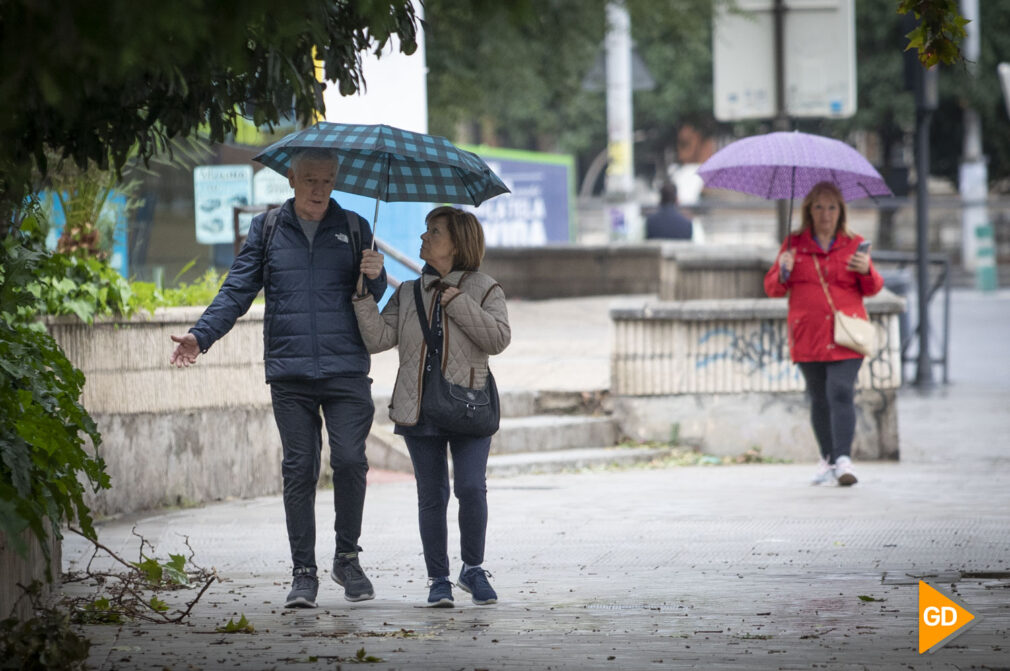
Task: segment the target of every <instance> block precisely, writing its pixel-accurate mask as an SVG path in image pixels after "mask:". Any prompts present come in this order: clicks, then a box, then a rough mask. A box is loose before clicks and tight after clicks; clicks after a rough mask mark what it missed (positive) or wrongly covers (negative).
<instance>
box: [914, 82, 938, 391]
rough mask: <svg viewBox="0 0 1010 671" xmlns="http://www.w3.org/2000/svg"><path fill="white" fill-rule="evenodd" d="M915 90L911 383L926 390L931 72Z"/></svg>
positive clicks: (929, 379) (929, 370) (929, 380)
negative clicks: (915, 284) (915, 342)
mask: <svg viewBox="0 0 1010 671" xmlns="http://www.w3.org/2000/svg"><path fill="white" fill-rule="evenodd" d="M918 76H919V77H921V80H920V82H921V86H920V87H919V89H918V92H919V95H918V96H917V98H918V100H917V103H918V104H917V105H916V107H917V108H918V109H917V110H916V128H915V133H916V142H915V175H916V177H915V181H916V185H915V223H916V255H917V259H916V260H917V265H918V280H919V288H918V294H919V360H918V368H917V370H916V375H915V385H916V386H917V387H919V388H920V389H929V388H931V387H933V386H934V385H935V382H934V380H933V362H932V360H931V357H930V353H929V189H928V182H929V125H930V122H931V121H932V119H933V109H934V105H932V104H931V96H930V87H931V85H935V79H934V80H933V81H930V78H931V77H932V78H935V77H936V72H935V71H929V70H925V69H922V70H921V71H920V72H919V73H918Z"/></svg>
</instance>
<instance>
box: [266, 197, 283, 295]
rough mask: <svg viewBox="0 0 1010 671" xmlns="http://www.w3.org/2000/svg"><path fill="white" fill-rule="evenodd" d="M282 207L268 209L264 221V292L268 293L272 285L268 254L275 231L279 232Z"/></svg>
mask: <svg viewBox="0 0 1010 671" xmlns="http://www.w3.org/2000/svg"><path fill="white" fill-rule="evenodd" d="M280 213H281V208H279V207H275V208H272V209H269V210H267V216H266V220H265V221H264V222H263V247H262V249H263V261H262V263H263V292H264V293H266V291H267V287H268V286H270V264H269V263H268V262H267V261H268V259H267V256H268V254H269V252H270V243H271V242H273V239H274V233H276V232H277V217H279V216H280Z"/></svg>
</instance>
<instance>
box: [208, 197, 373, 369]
mask: <svg viewBox="0 0 1010 671" xmlns="http://www.w3.org/2000/svg"><path fill="white" fill-rule="evenodd" d="M293 203H294V201H293V199H292V200H288V201H287V202H286V203H284V205H283V206H282V207H281V210H280V213H279V215H278V217H277V223H276V230H275V232H274V234H273V236H272V239H271V241H270V249H269V251H268V252H266V254H264V249H263V245H264V241H263V235H264V230H263V228H264V222H265V221H266V214H265V213H264V214H260V215H258V216H257V217H255V218H254V219H253V221H252V224H251V226H250V227H249V235H248V237H247V238H246V242H245V244H244V245H243V246H242V249H241V251H240V252H239V254H238V256H236V257H235V262H234V263H233V264H232V266H231V270H229V271H228V278H227V279H226V280H225V282H224V285H223V286H222V287H221V290H220V291H219V292H218V294H217V296H216V297H215V298H214V301H213V302H212V303H211V304H210V306H209V307H208V308H207V309H206V310H205V311H204V313H203V315H202V316H201V317H200V320H199V321H198V322H197V323H196V325H195V326H194V327H193V328H191V329H190V332H191V333H192V334H193V335H194V336H196V340H197V342H198V343H199V345H200V350H201V351H202V352H206V351H207V350H208V349H210V346H211V345H213V344H214V342H215V341H217V340H218V339H219V338H221V337H222V336H224V335H225V334H226V333H227V332H228V331H229V330H231V327H232V326H234V324H235V320H237V319H238V318H239V317H241V316H242V315H244V314H245V313H246V311H247V310H248V309H249V306H250V305H252V302H253V299H254V298H255V297H256V295H257V294H258V293H259V291H260V289H261V288H263V276H264V273H263V269H264V263H267V264H269V268H270V270H269V273H267V275H268V282H269V286H267V287H266V310H265V314H264V318H263V355H264V359H265V363H266V380H267V382H273V381H275V380H290V379H310V380H313V379H321V378H328V377H336V376H346V375H366V374H367V373H368V369H369V363H370V362H369V357H368V352H367V351H366V350H365V345H364V343H362V341H361V336H360V335H359V333H358V324H357V321H356V319H355V316H354V309H353V308H352V307H351V295H352V293H353V292H354V286H355V283H356V282H357V279H358V274H359V270H358V268H355V267H353V266H354V261H355V255H354V254H353V253H352V248H351V237H350V234H349V231H348V224H347V215H346V214H345V213H344V211H343V210H342V209H341V208H340V206H339V205H337V203H336V202H335V201H334V200H332V199H331V200H330V206H329V208H328V209H327V210H326V214H325V215H324V216H323V220H322V222H320V224H319V228H318V230H317V231H316V235H315V238H314V239H313V243H312V250H311V251H309V241H308V239H307V238H306V237H305V234H304V233H303V232H302V227H301V225H300V224H299V223H298V219H297V217H296V216H295V213H294V207H293ZM360 228H361V249H365V248H367V247H368V246H370V245H371V243H372V233H371V229H370V228H369V226H368V223H367V222H366V221H365V220H364V219H361V226H360ZM365 286H366V287H367V289H368V291H369V292H370V293H371V294H372V296H373V297H374V298H375V300H376V301H378V300H379V299H380V298H381V297H382V294H383V293H384V292H385V290H386V274H385V270H383V273H382V275H380V276H379V277H378V278H376V279H375V280H369V279H368V278H365Z"/></svg>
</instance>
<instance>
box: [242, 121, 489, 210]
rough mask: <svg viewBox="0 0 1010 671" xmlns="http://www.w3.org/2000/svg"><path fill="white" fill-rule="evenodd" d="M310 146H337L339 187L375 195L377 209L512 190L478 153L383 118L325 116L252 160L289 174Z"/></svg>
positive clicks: (473, 199) (475, 200) (475, 199)
mask: <svg viewBox="0 0 1010 671" xmlns="http://www.w3.org/2000/svg"><path fill="white" fill-rule="evenodd" d="M309 147H315V148H321V149H330V150H333V151H334V152H335V153H336V154H337V155H338V157H339V158H340V170H339V171H338V173H339V174H338V175H337V184H336V187H335V188H336V189H337V190H339V191H346V192H348V193H356V194H359V195H362V196H372V197H373V198H376V199H377V200H376V203H375V208H376V214H378V208H379V202H378V201H386V202H394V201H397V202H398V201H412V202H422V203H427V202H437V203H456V204H461V205H462V204H464V203H469V204H471V205H479V204H480V203H482V202H484V201H485V200H487V199H489V198H493V197H495V196H497V195H500V194H503V193H508V192H509V189H508V187H506V186H505V183H504V182H502V181H501V178H500V177H498V175H496V174H494V172H492V171H491V168H489V167H488V165H487V164H486V163H485V162H484V161H483V160H482V159H481V158H480V157H478V156H477V155H476V154H473V153H471V152H468V151H465V150H463V149H460V148H458V147H456V146H455V145H453V144H452V143H451V142H449V141H448V140H446V139H445V138H444V137H439V136H437V135H426V134H424V133H414V132H411V131H406V130H402V129H400V128H394V127H392V126H386V125H384V124H376V125H363V124H341V123H329V122H326V121H321V122H319V123H317V124H315V125H314V126H312V127H311V128H306V129H304V130H300V131H297V132H295V133H291V134H290V135H288V136H286V137H284V138H282V139H281V140H278V141H277V142H275V143H273V144H272V145H270V146H269V147H267V148H266V149H264V150H263V151H262V152H260V154H259V155H257V156H255V157H253V160H254V161H259V162H260V163H262V164H263V165H265V166H267V167H269V168H273V169H274V170H276V171H277V172H279V173H280V174H282V175H287V173H288V168H290V167H291V158H292V156H293V155H294V154H295V153H297V151H298V150H299V149H305V148H309Z"/></svg>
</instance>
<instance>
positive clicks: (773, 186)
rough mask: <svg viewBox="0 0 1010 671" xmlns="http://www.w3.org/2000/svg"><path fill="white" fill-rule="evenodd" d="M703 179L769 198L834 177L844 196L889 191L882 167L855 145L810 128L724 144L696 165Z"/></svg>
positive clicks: (798, 193)
mask: <svg viewBox="0 0 1010 671" xmlns="http://www.w3.org/2000/svg"><path fill="white" fill-rule="evenodd" d="M698 174H699V175H700V176H701V178H702V179H703V180H705V185H706V186H709V187H714V188H720V189H731V190H733V191H742V192H744V193H751V194H754V195H756V196H761V197H762V198H767V199H769V200H773V199H780V198H788V199H789V200H790V201H792V200H793V199H794V198H802V197H804V196H806V195H807V193H808V192H809V191H810V189H811V188H812V187H813V186H814V184H817V183H818V182H833V183H834V184H835V186H837V187H838V189H839V190H840V191H841V192H842V197H843V198H844V199H845V200H855V199H856V198H866V197H867V196H869V197H873V196H890V195H892V194H891V190H890V189H889V188H888V187H887V184H886V183H885V182H884V179H883V178H882V177H881V176H880V173H878V172H877V171H876V169H875V168H874V167H873V166H872V165H870V162H869V161H867V160H866V159H865V158H863V156H862V155H861V154H860V153H859V152H857V151H856V150H855V149H853V148H852V147H850V146H849V145H847V144H845V143H844V142H840V141H838V140H832V139H831V138H826V137H822V136H820V135H810V134H809V133H800V132H796V131H794V132H791V133H781V132H780V133H768V134H766V135H755V136H753V137H746V138H743V139H742V140H737V141H736V142H733V143H732V144H729V145H726V146H725V147H723V148H722V149H720V150H719V151H717V152H716V153H715V154H713V155H712V157H711V158H710V159H708V160H707V161H705V162H704V163H703V164H702V165H701V167H700V168H699V169H698Z"/></svg>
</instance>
